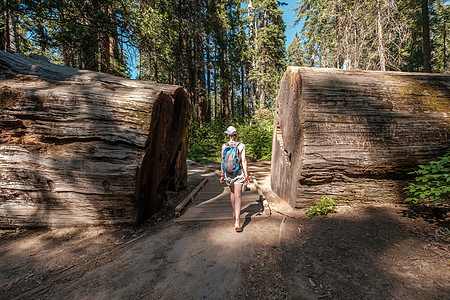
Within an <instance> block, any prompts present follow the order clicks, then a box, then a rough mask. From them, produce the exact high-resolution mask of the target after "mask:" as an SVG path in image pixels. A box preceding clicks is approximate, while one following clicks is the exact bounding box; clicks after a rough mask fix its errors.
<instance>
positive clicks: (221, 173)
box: [219, 146, 225, 183]
mask: <svg viewBox="0 0 450 300" xmlns="http://www.w3.org/2000/svg"><path fill="white" fill-rule="evenodd" d="M222 159H223V146H222V151H221V152H220V165H219V168H220V183H224V182H225V178H224V176H225V174H224V172H223V168H222Z"/></svg>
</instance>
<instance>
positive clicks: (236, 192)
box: [230, 184, 242, 227]
mask: <svg viewBox="0 0 450 300" xmlns="http://www.w3.org/2000/svg"><path fill="white" fill-rule="evenodd" d="M230 189H231V195H230V199H231V206H232V207H233V216H234V218H235V223H234V226H235V227H241V224H240V221H239V217H240V215H241V206H242V200H241V195H242V184H233V185H230Z"/></svg>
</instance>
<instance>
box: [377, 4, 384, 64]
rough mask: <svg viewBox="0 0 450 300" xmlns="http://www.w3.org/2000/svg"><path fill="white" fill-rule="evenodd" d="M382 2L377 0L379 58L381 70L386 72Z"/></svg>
mask: <svg viewBox="0 0 450 300" xmlns="http://www.w3.org/2000/svg"><path fill="white" fill-rule="evenodd" d="M380 2H381V0H377V4H376V6H377V36H378V56H379V58H380V70H381V71H386V59H385V50H384V43H383V27H382V25H381V5H380Z"/></svg>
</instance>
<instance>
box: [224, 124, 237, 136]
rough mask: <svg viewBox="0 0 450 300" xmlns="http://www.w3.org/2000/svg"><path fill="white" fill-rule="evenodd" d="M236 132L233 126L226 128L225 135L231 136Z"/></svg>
mask: <svg viewBox="0 0 450 300" xmlns="http://www.w3.org/2000/svg"><path fill="white" fill-rule="evenodd" d="M235 132H236V128H234V127H233V126H228V128H227V130H226V131H225V133H226V134H229V135H231V134H233V133H235Z"/></svg>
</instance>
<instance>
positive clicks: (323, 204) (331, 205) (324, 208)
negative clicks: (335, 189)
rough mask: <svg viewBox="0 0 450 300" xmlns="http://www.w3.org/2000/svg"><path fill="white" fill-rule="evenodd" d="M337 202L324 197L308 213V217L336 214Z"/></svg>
mask: <svg viewBox="0 0 450 300" xmlns="http://www.w3.org/2000/svg"><path fill="white" fill-rule="evenodd" d="M336 205H337V204H336V202H335V201H334V200H333V199H331V198H330V197H328V196H325V195H324V196H322V199H320V201H319V203H317V205H313V206H311V207H310V208H309V210H308V211H307V212H306V214H307V215H308V217H310V218H313V217H315V216H318V215H327V214H329V213H335V212H336Z"/></svg>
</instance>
